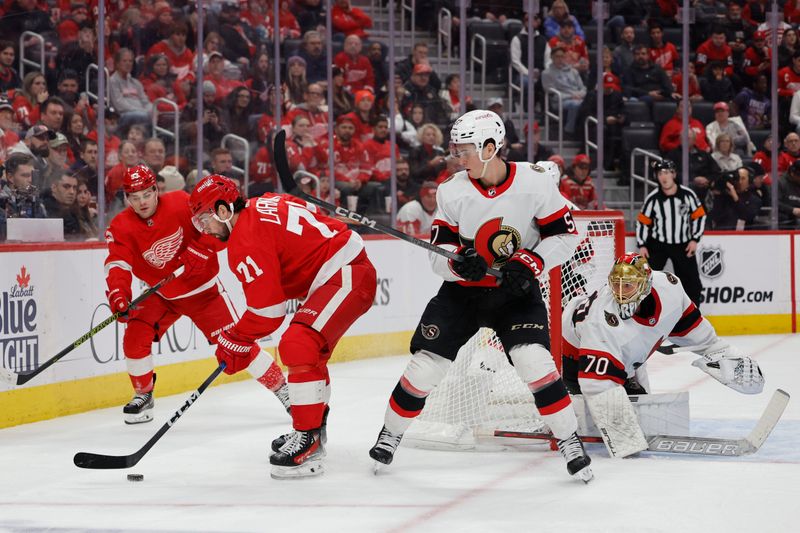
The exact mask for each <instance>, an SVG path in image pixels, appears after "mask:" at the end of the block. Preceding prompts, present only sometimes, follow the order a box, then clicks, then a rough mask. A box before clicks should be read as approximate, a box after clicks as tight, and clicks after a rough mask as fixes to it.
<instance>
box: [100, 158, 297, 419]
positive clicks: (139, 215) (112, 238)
mask: <svg viewBox="0 0 800 533" xmlns="http://www.w3.org/2000/svg"><path fill="white" fill-rule="evenodd" d="M123 190H124V191H125V198H126V199H127V201H128V204H129V206H130V207H129V208H128V209H125V210H124V211H122V212H121V213H119V214H118V215H117V216H116V217H114V219H113V220H112V221H111V224H110V226H109V227H108V230H106V241H107V242H108V257H107V258H106V261H105V271H106V284H107V285H108V290H107V291H106V296H107V297H108V303H109V305H110V306H111V310H112V311H114V312H117V311H118V312H121V313H126V314H125V315H123V317H121V318H120V319H119V320H120V322H126V323H127V327H126V328H125V334H124V337H123V340H122V346H123V351H124V353H125V362H126V363H127V366H128V374H129V375H130V378H131V383H132V384H133V388H134V391H135V395H134V397H133V399H132V400H131V401H130V402H129V403H128V404H127V405H126V406H125V407H124V409H123V413H124V415H125V422H126V423H128V424H138V423H142V422H149V421H150V420H152V419H153V404H154V402H153V386H154V384H155V374H154V373H153V368H154V365H153V357H152V355H151V353H150V351H151V346H152V343H153V342H154V339H155V340H158V339H159V338H160V337H161V336H162V335H163V334H164V332H166V331H167V329H168V328H169V327H170V326H171V325H172V324H173V323H174V322H175V321H176V320H177V319H178V318H180V317H181V316H182V315H186V316H188V317H189V318H191V319H192V321H193V322H194V323H195V325H196V326H197V327H198V328H199V329H200V330H201V331H202V332H203V334H204V335H205V336H206V338H207V339H208V341H209V342H211V343H215V342H216V338H217V336H218V335H219V334H220V332H222V331H223V330H224V329H227V328H229V327H231V326H232V325H233V323H234V321H235V317H236V311H235V309H234V308H233V306H232V305H231V303H230V301H229V300H228V297H227V295H226V294H225V292H224V290H223V289H222V286H221V285H220V284H219V282H218V280H217V273H218V272H219V263H218V261H217V251H218V250H220V249H222V248H223V246H222V245H220V243H219V242H218V241H216V240H215V239H211V238H208V237H206V236H203V235H202V234H201V233H200V232H199V231H197V230H196V229H195V228H194V226H193V225H192V216H191V212H190V211H189V195H188V194H186V193H185V192H183V191H174V192H169V193H166V194H162V195H159V194H158V190H157V188H156V175H155V174H154V173H153V171H152V170H150V169H149V168H148V167H147V166H145V165H138V166H135V167H131V168H129V169H128V170H127V171H126V172H125V176H124V178H123ZM181 266H183V268H184V270H183V273H182V274H181V275H179V276H178V277H176V278H175V279H174V280H173V281H170V282H169V283H167V284H166V285H164V286H163V287H162V288H161V289H160V290H159V291H158V292H157V293H156V294H154V295H152V296H150V297H149V298H147V299H145V300H144V301H143V302H141V303H140V304H138V305H137V307H136V308H130V307H129V306H130V302H131V299H132V293H131V281H132V277H133V276H136V277H137V278H139V279H140V280H142V281H144V282H145V283H147V284H149V285H154V284H155V283H157V282H158V281H160V280H162V279H164V278H166V277H167V276H168V275H169V274H171V273H172V272H174V271H175V270H176V269H178V268H179V267H181ZM257 355H259V357H258V358H257V359H256V360H255V362H254V363H253V364H252V365H251V366H250V368H249V369H248V370H249V371H250V373H251V374H253V376H254V377H255V378H257V379H258V381H259V382H260V383H261V384H262V385H264V386H265V387H267V388H269V389H270V390H271V391H272V392H274V393H275V395H276V396H277V397H278V398H279V399H280V400H281V402H282V403H283V404H284V406H285V407H287V408H288V400H289V398H288V388H287V386H286V381H285V379H284V377H283V373H282V372H281V369H280V367H278V366H277V365H276V364H275V361H273V360H272V358H271V357H270V356H269V354H267V353H266V352H263V351H260V353H259V354H257Z"/></svg>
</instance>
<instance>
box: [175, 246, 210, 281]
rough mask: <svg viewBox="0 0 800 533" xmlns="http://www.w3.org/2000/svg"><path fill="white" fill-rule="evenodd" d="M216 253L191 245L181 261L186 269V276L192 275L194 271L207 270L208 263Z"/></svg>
mask: <svg viewBox="0 0 800 533" xmlns="http://www.w3.org/2000/svg"><path fill="white" fill-rule="evenodd" d="M213 255H214V252H212V251H211V250H208V249H206V248H204V247H202V246H197V245H195V244H193V243H190V244H189V245H188V246H187V247H186V249H185V250H184V251H183V253H182V254H181V255H180V257H179V259H180V261H181V263H182V264H183V266H184V267H185V269H186V270H185V272H184V275H187V274H191V273H193V271H198V270H201V269H203V268H205V266H206V264H208V261H209V260H210V259H211V258H212V257H213Z"/></svg>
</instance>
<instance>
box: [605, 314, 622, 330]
mask: <svg viewBox="0 0 800 533" xmlns="http://www.w3.org/2000/svg"><path fill="white" fill-rule="evenodd" d="M603 312H604V313H605V314H606V322H607V323H608V325H609V326H611V327H612V328H615V327H617V326H619V319H618V318H617V315H615V314H612V313H609V312H608V311H603Z"/></svg>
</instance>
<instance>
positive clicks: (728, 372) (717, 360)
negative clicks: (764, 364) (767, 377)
mask: <svg viewBox="0 0 800 533" xmlns="http://www.w3.org/2000/svg"><path fill="white" fill-rule="evenodd" d="M692 366H696V367H697V368H699V369H700V370H702V371H703V372H705V373H706V374H708V375H710V376H711V377H712V378H714V379H716V380H717V381H719V382H720V383H722V384H723V385H725V386H727V387H730V388H732V389H733V390H735V391H737V392H741V393H742V394H758V393H760V392H761V391H762V390H764V375H763V374H762V373H761V369H760V368H759V367H758V363H756V362H755V361H753V360H752V359H751V358H750V357H748V356H746V355H742V354H741V353H740V352H739V350H737V349H736V348H734V347H733V346H731V345H729V344H728V343H727V342H724V341H719V342H717V343H716V344H714V345H712V346H711V347H710V348H708V349H707V350H706V352H705V353H704V354H703V356H702V357H700V358H698V359H695V360H694V361H693V362H692Z"/></svg>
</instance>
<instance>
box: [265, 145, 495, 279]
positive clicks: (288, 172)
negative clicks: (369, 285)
mask: <svg viewBox="0 0 800 533" xmlns="http://www.w3.org/2000/svg"><path fill="white" fill-rule="evenodd" d="M273 158H274V162H275V169H276V170H277V171H278V177H279V178H280V180H281V185H282V186H283V190H284V191H285V192H286V193H288V194H292V195H294V196H297V197H299V198H302V199H303V200H305V201H307V202H311V203H312V204H315V205H318V206H320V207H322V208H324V209H326V210H328V211H330V212H332V213H336V214H337V215H339V216H340V217H344V218H347V219H350V220H352V221H354V222H358V223H359V224H363V225H365V226H368V227H370V228H372V229H374V230H376V231H380V232H381V233H384V234H386V235H391V236H392V237H396V238H398V239H400V240H403V241H406V242H408V243H411V244H415V245H417V246H420V247H422V248H425V249H426V250H428V251H431V252H433V253H435V254H439V255H442V256H444V257H447V258H448V259H452V260H453V261H463V260H464V258H463V257H462V256H460V255H459V254H457V253H455V252H451V251H450V250H445V249H444V248H441V247H439V246H436V245H435V244H433V243H430V242H427V241H423V240H421V239H417V238H416V237H412V236H411V235H409V234H407V233H403V232H402V231H398V230H396V229H394V228H392V227H390V226H384V225H383V224H380V223H379V222H377V221H375V220H372V219H370V218H368V217H366V216H364V215H360V214H358V213H356V212H355V211H350V210H349V209H345V208H344V207H341V206H335V205H333V204H329V203H328V202H326V201H324V200H320V199H319V198H317V197H316V196H313V195H311V194H306V193H304V192H303V191H301V190H300V189H299V188H298V187H297V184H296V183H295V181H294V177H293V175H292V169H291V168H290V167H289V158H288V157H287V156H286V132H285V131H284V130H280V131H278V133H276V134H275V142H274V145H273ZM486 272H487V273H488V274H491V275H492V276H495V277H497V278H500V277H502V275H501V274H500V271H499V270H497V269H495V268H489V269H487V271H486Z"/></svg>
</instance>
